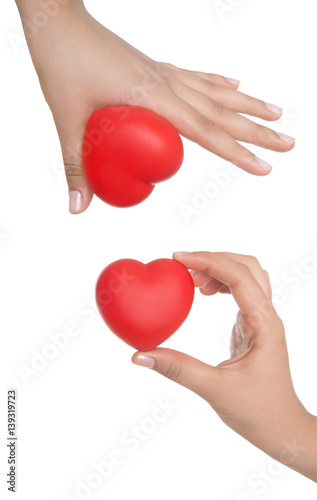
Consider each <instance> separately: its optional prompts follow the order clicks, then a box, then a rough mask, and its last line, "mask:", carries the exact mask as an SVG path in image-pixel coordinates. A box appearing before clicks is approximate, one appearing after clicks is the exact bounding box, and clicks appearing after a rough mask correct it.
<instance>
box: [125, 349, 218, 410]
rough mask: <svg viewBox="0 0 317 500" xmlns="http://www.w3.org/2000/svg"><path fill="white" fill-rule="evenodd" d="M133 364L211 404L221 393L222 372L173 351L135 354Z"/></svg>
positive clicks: (163, 350)
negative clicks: (168, 380) (150, 370)
mask: <svg viewBox="0 0 317 500" xmlns="http://www.w3.org/2000/svg"><path fill="white" fill-rule="evenodd" d="M132 363H134V364H135V365H139V366H145V367H147V368H151V369H152V370H154V371H156V372H158V373H160V374H161V375H163V376H164V377H167V378H169V379H170V380H173V381H174V382H177V383H178V384H180V385H182V386H184V387H187V389H190V390H191V391H193V392H195V393H196V394H198V396H200V397H202V398H203V399H205V400H206V401H208V402H209V403H210V402H211V401H213V400H214V399H215V396H216V393H217V392H218V391H220V372H219V370H218V369H217V368H215V367H213V366H210V365H207V364H206V363H203V362H202V361H199V360H198V359H196V358H193V357H191V356H189V355H188V354H184V353H182V352H179V351H174V350H172V349H163V348H160V347H159V348H157V349H154V350H153V351H149V352H140V351H138V352H135V353H134V354H133V356H132Z"/></svg>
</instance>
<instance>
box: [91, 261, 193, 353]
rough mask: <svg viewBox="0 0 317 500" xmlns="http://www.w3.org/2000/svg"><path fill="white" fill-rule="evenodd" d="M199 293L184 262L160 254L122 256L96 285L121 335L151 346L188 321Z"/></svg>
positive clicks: (140, 346)
mask: <svg viewBox="0 0 317 500" xmlns="http://www.w3.org/2000/svg"><path fill="white" fill-rule="evenodd" d="M193 299H194V282H193V279H192V277H191V274H190V273H189V272H188V270H187V269H186V267H185V266H183V264H180V262H177V261H176V260H172V259H158V260H154V261H152V262H150V263H149V264H142V263H141V262H139V261H137V260H133V259H121V260H117V261H115V262H113V263H112V264H109V265H108V266H107V267H106V268H105V269H104V270H103V271H102V273H101V274H100V276H99V278H98V281H97V286H96V301H97V306H98V310H99V312H100V314H101V316H102V318H103V319H104V321H105V323H106V325H107V326H108V327H109V328H110V330H112V331H113V333H115V334H116V335H117V336H118V337H119V338H120V339H121V340H123V341H124V342H126V343H127V344H129V345H130V346H132V347H134V348H135V349H138V350H141V351H149V350H151V349H154V348H155V347H157V346H158V345H159V344H161V343H162V342H164V341H165V340H166V339H168V337H170V336H171V335H172V334H173V333H174V332H175V331H176V330H177V329H178V328H179V327H180V326H181V324H182V323H183V322H184V321H185V319H186V318H187V316H188V313H189V311H190V308H191V306H192V303H193Z"/></svg>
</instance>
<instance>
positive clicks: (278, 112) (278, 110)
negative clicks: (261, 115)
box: [265, 102, 283, 115]
mask: <svg viewBox="0 0 317 500" xmlns="http://www.w3.org/2000/svg"><path fill="white" fill-rule="evenodd" d="M265 106H266V107H267V109H268V110H269V111H271V113H274V115H281V114H282V113H283V110H282V108H279V107H278V106H275V104H270V103H269V102H266V103H265Z"/></svg>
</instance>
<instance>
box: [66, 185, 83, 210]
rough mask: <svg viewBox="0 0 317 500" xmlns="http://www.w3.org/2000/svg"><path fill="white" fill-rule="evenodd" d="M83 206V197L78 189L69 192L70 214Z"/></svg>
mask: <svg viewBox="0 0 317 500" xmlns="http://www.w3.org/2000/svg"><path fill="white" fill-rule="evenodd" d="M82 206H83V197H82V194H81V192H80V191H75V190H73V191H70V192H69V211H70V213H71V214H77V213H78V212H80V211H81V209H82Z"/></svg>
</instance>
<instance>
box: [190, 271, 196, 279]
mask: <svg viewBox="0 0 317 500" xmlns="http://www.w3.org/2000/svg"><path fill="white" fill-rule="evenodd" d="M196 273H197V271H196V269H194V270H192V271H190V274H191V275H192V278H193V277H194V276H195V274H196Z"/></svg>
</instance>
